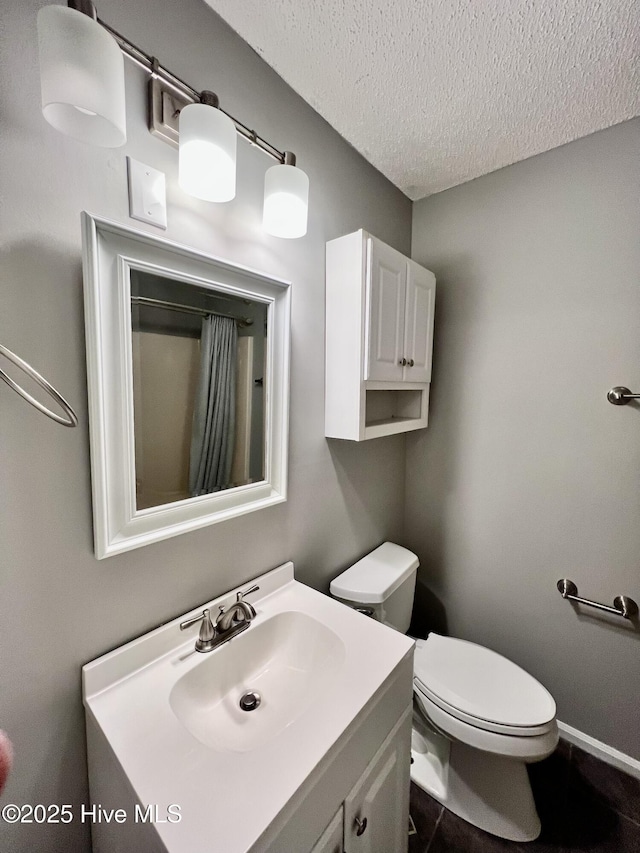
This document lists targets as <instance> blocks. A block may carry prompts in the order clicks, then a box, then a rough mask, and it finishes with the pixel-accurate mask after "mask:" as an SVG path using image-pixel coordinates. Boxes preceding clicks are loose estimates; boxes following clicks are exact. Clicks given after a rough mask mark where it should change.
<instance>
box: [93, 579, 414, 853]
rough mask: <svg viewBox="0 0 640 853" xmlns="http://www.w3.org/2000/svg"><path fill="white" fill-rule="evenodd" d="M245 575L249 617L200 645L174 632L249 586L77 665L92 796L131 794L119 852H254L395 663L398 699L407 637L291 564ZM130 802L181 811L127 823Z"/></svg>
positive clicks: (117, 803) (408, 666) (100, 799)
mask: <svg viewBox="0 0 640 853" xmlns="http://www.w3.org/2000/svg"><path fill="white" fill-rule="evenodd" d="M254 583H257V584H258V586H259V591H258V592H257V593H254V594H252V596H251V598H250V600H251V602H252V604H253V605H254V607H255V609H256V611H257V615H256V617H255V619H254V620H253V621H252V623H251V625H250V626H249V627H248V628H247V629H246V630H245V631H244V632H243V633H241V634H238V635H237V636H236V637H234V638H233V639H231V640H229V641H228V642H227V643H225V644H223V645H221V646H218V647H217V648H216V649H214V650H213V651H211V652H207V653H204V654H200V653H198V652H196V651H195V640H196V638H197V636H198V629H199V626H198V625H197V624H196V625H194V626H193V627H191V628H189V629H187V631H185V632H182V631H180V627H179V625H180V622H181V621H182V620H183V619H186V618H188V617H189V616H195V615H198V614H199V613H202V610H203V608H205V607H208V608H209V609H210V610H211V612H212V613H216V612H217V611H218V608H219V607H220V606H223V607H224V608H225V609H226V608H228V607H229V605H230V604H233V603H234V602H235V600H236V593H237V592H238V591H241V590H242V589H246V587H247V586H249V583H247V584H244V585H243V586H242V587H239V588H238V589H237V590H230V591H229V592H228V593H226V594H225V595H223V596H220V597H219V598H216V599H214V600H213V601H210V602H206V603H203V604H202V605H201V606H200V607H199V608H197V609H196V610H194V611H192V612H191V613H186V614H184V615H183V616H181V617H180V618H177V619H175V620H173V621H172V622H168V623H167V624H165V625H162V626H161V627H159V628H156V630H154V631H151V632H150V633H149V634H145V635H144V636H142V637H139V638H138V639H137V640H133V641H132V642H131V643H127V645H125V646H122V648H119V649H116V650H115V651H113V652H110V653H109V654H106V655H104V656H103V657H101V658H98V659H97V660H95V661H92V662H91V663H88V664H86V666H84V667H83V697H84V704H85V708H86V717H87V743H88V757H89V775H90V780H91V795H92V798H93V801H94V802H96V803H98V804H100V805H101V806H102V807H103V808H107V807H108V808H121V807H125V806H126V805H127V797H133V798H134V800H132V801H131V802H130V803H128V815H129V819H128V822H127V823H126V824H124V825H123V826H118V827H117V831H118V832H119V833H121V834H122V833H124V832H129V831H130V832H131V833H132V834H131V837H130V839H129V841H128V846H127V845H125V846H123V847H122V848H121V849H127V850H145V851H146V853H156V851H162V853H166V851H169V853H205V851H206V853H211V851H213V850H215V851H216V853H218V851H220V853H246V851H251V853H254V851H259V850H262V849H264V848H263V846H262V844H263V842H262V838H263V837H264V834H265V833H267V832H273V831H275V830H274V826H276V825H278V826H279V825H280V824H278V823H277V821H281V822H283V826H284V825H286V821H287V814H288V813H287V808H293V807H292V806H291V805H290V804H291V803H294V802H297V799H296V798H297V797H299V791H300V790H301V786H303V785H305V784H306V783H308V780H309V779H310V778H313V779H318V778H321V777H322V773H323V772H324V771H323V768H326V766H327V765H326V757H327V755H328V754H329V753H330V752H331V751H332V750H336V749H338V748H342V746H341V745H343V744H345V739H348V737H350V735H349V734H348V733H349V732H351V731H352V730H353V727H356V726H357V725H359V723H357V722H356V721H357V720H361V719H362V718H363V715H366V713H367V710H368V708H369V706H370V703H372V702H373V701H374V700H376V698H377V697H379V696H380V691H381V690H383V687H382V685H383V684H385V683H387V679H389V678H390V677H391V675H390V674H391V673H392V672H396V673H397V672H398V669H397V667H398V666H399V664H400V662H401V661H402V667H403V668H402V672H403V679H404V680H403V682H402V683H403V685H404V686H403V688H402V689H403V690H406V696H404V698H403V700H402V701H404V700H405V699H406V701H407V703H408V702H409V701H410V699H411V674H412V658H413V641H412V640H410V639H409V638H408V637H405V636H403V635H402V634H399V633H398V632H396V631H392V630H391V629H389V628H386V627H384V626H383V625H381V624H380V623H378V622H375V621H374V620H373V619H367V618H366V617H365V616H362V615H360V614H358V613H355V612H354V611H353V610H351V609H350V608H348V607H345V606H344V605H343V604H340V603H339V602H337V601H334V600H333V599H331V598H329V597H328V596H326V595H323V594H322V593H319V592H317V591H316V590H314V589H310V588H309V587H307V586H305V585H304V584H301V583H298V582H297V581H295V580H294V577H293V564H292V563H286V564H285V565H283V566H280V567H278V568H277V569H273V570H272V571H270V572H267V573H265V574H264V575H261V576H260V577H259V578H255V579H254ZM394 677H395V676H394ZM394 684H396V682H395V681H394ZM384 689H387V688H384ZM389 689H390V688H389ZM247 690H255V691H258V692H259V693H260V694H261V695H262V702H261V704H260V705H259V707H258V708H256V709H255V710H253V711H249V712H245V711H242V710H241V709H240V707H239V704H238V703H239V699H240V697H241V695H242V694H243V693H244V692H245V691H247ZM394 695H395V693H394ZM379 734H380V735H384V734H385V732H380V733H379ZM314 774H315V775H314ZM313 784H315V782H314V783H313ZM134 801H135V803H139V804H142V806H143V807H145V808H146V807H147V806H148V805H149V804H152V805H153V807H154V809H155V810H156V811H155V812H154V814H155V813H157V814H158V815H159V816H162V815H166V814H167V812H168V810H169V809H170V808H173V807H174V806H175V805H176V804H178V805H179V806H180V807H181V819H180V820H179V821H177V822H172V821H171V820H162V819H158V820H157V821H156V822H154V825H153V826H146V827H145V826H143V825H142V824H136V821H135V814H134V811H133V809H134V805H133V802H134ZM172 804H173V805H172ZM103 829H104V832H107V831H109V830H108V828H106V827H105V828H103ZM320 829H321V828H320ZM95 831H96V832H102V829H100V828H98V829H96V830H95ZM114 831H115V830H114ZM140 832H144V833H146V834H144V837H143V836H140V835H138V834H136V833H140ZM148 833H151V835H149V834H148ZM118 837H119V838H120V837H121V836H120V835H119V836H118ZM212 839H213V841H212ZM95 843H96V842H95V841H94V844H95ZM101 843H102V842H101ZM119 843H120V842H119ZM100 849H105V850H109V849H115V848H114V845H113V843H111V842H109V843H107V841H104V843H103V844H102V846H100Z"/></svg>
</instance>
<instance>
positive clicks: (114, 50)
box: [38, 0, 309, 237]
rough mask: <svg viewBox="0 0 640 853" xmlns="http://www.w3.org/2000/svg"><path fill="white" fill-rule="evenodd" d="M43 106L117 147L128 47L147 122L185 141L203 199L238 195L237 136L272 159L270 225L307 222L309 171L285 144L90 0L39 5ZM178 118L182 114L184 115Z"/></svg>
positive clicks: (188, 170) (298, 233)
mask: <svg viewBox="0 0 640 853" xmlns="http://www.w3.org/2000/svg"><path fill="white" fill-rule="evenodd" d="M38 41H39V50H40V72H41V85H42V112H43V114H44V117H45V118H46V120H47V121H48V122H49V123H50V124H51V125H52V126H53V127H55V128H56V130H59V131H61V132H62V133H66V134H67V135H68V136H72V137H74V138H75V139H79V140H81V141H83V142H89V143H93V144H94V145H100V146H102V147H106V148H115V147H117V146H120V145H124V143H125V142H126V129H125V99H124V62H123V54H124V55H125V56H128V57H129V59H131V60H132V61H133V62H135V63H136V64H137V65H139V66H140V67H141V68H143V69H144V70H145V71H147V72H149V73H150V75H151V81H150V85H149V129H150V131H151V132H152V133H154V134H155V135H157V136H160V137H161V138H162V139H164V140H165V141H166V142H169V144H172V145H175V146H176V147H179V149H180V151H179V183H180V186H181V187H182V189H183V190H184V191H185V192H187V193H189V194H190V195H193V196H195V197H196V198H201V199H205V200H207V201H220V202H221V201H230V200H231V199H232V198H233V197H234V196H235V183H236V163H235V160H236V145H237V137H238V135H239V136H241V137H243V138H244V139H246V140H247V141H248V142H249V143H250V144H251V145H253V146H255V147H256V148H260V149H261V150H262V151H264V152H265V154H268V155H269V157H271V158H273V159H274V160H275V161H276V163H277V165H276V166H274V167H272V168H270V169H268V170H267V173H266V176H265V199H264V216H263V224H264V227H265V230H266V231H267V232H268V233H269V234H272V235H274V236H277V237H302V236H303V235H304V234H306V231H307V212H308V195H309V179H308V177H307V175H306V174H305V173H304V172H303V171H302V170H301V169H298V168H297V166H296V165H295V156H294V155H293V154H292V153H291V152H289V151H280V150H279V149H278V148H276V147H275V146H273V145H271V143H270V142H267V140H266V139H263V138H262V137H261V136H259V135H258V134H257V133H256V132H255V131H254V130H251V129H250V128H249V127H247V126H246V125H244V124H242V122H240V121H238V120H237V119H235V118H234V117H233V116H232V115H229V113H227V112H225V110H223V109H222V108H221V107H220V106H219V103H218V98H217V96H216V95H215V94H214V93H213V92H209V91H204V92H198V91H197V90H196V89H194V88H192V87H191V86H189V84H188V83H185V82H184V80H181V79H180V78H179V77H178V76H176V75H175V74H173V72H171V71H169V70H168V69H167V68H165V67H164V66H162V65H160V63H159V61H158V60H157V59H156V58H155V57H153V56H150V55H149V54H147V53H145V52H144V51H143V50H142V49H141V48H139V47H137V46H136V45H135V44H133V43H132V42H130V41H129V40H128V39H126V38H125V37H124V36H122V35H121V34H120V33H118V32H117V31H116V30H114V29H113V28H112V27H110V26H109V25H108V24H107V23H105V22H104V21H103V20H101V19H100V18H99V17H98V14H97V11H96V8H95V6H94V5H93V3H92V1H91V0H68V8H67V7H64V6H45V7H44V8H43V9H41V10H40V11H39V13H38ZM178 117H179V120H178Z"/></svg>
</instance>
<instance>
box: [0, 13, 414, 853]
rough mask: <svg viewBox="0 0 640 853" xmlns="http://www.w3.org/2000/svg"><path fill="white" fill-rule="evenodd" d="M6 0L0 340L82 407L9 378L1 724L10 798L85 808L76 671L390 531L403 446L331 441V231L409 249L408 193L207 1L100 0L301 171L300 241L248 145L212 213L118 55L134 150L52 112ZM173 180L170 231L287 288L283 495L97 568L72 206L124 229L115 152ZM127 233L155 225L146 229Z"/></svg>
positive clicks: (25, 832) (138, 77)
mask: <svg viewBox="0 0 640 853" xmlns="http://www.w3.org/2000/svg"><path fill="white" fill-rule="evenodd" d="M40 5H44V0H43V2H42V3H39V2H33V0H27V2H23V0H8V2H5V3H3V9H2V16H3V24H4V27H5V36H6V39H5V43H4V49H3V52H2V60H1V61H2V68H1V70H0V81H1V84H0V85H1V86H2V90H1V99H2V102H1V104H0V110H1V115H2V139H1V142H0V145H1V149H0V163H2V167H1V170H2V176H1V186H0V198H2V202H3V207H2V228H1V236H2V251H1V258H2V311H1V312H0V342H1V343H3V344H4V345H5V346H8V347H9V348H10V349H13V350H14V351H15V352H17V353H18V354H19V355H21V356H22V357H24V358H26V359H27V360H28V361H30V362H31V363H32V364H33V365H34V366H35V367H36V368H38V369H40V370H41V371H42V372H43V373H44V374H45V375H46V376H47V378H48V379H49V380H50V381H51V382H52V383H53V384H54V385H55V386H56V387H58V388H59V389H60V391H61V392H62V393H63V394H64V395H65V396H66V397H67V398H68V399H69V401H70V402H71V403H72V405H73V406H74V407H75V409H76V410H77V412H78V414H79V417H80V427H79V429H75V430H69V429H65V428H63V427H61V426H58V425H56V424H54V423H53V422H52V421H49V420H47V419H46V418H45V417H43V416H42V415H40V414H38V413H37V412H35V411H34V410H33V409H32V408H30V407H29V406H28V405H27V404H26V403H25V402H24V401H22V400H21V399H20V398H19V397H18V396H17V395H16V394H14V393H13V392H12V391H10V389H9V388H7V387H5V386H4V385H3V386H2V388H0V397H1V401H0V405H1V419H0V420H1V429H2V436H1V439H0V446H1V450H0V453H1V459H0V466H1V472H2V474H1V476H2V498H1V500H2V509H1V515H0V525H1V531H0V536H1V552H2V558H1V559H2V591H1V594H0V656H1V659H0V682H1V688H0V728H5V729H6V730H7V731H8V732H9V734H10V736H11V737H12V739H13V741H14V744H15V747H16V766H15V769H14V772H13V775H12V777H11V779H10V781H9V784H8V786H7V788H6V790H5V792H4V793H3V795H2V800H3V802H16V803H22V802H30V803H44V804H47V803H50V802H58V803H71V804H74V805H75V806H76V807H77V806H78V804H79V803H80V802H81V801H84V800H86V797H87V787H86V770H85V755H84V723H83V713H82V706H81V701H80V667H81V665H82V664H83V663H85V662H86V661H88V660H91V659H92V658H94V657H96V656H98V655H100V654H102V653H103V652H105V651H107V650H108V649H111V648H113V647H114V646H118V645H120V644H121V643H123V642H125V641H126V640H128V639H130V638H132V637H134V636H136V635H139V634H141V633H143V632H145V631H146V630H148V629H150V628H152V627H154V626H156V625H157V624H159V623H160V622H162V621H165V620H168V619H171V618H172V617H175V616H177V615H179V614H181V613H183V612H185V611H186V610H188V609H189V608H191V607H195V606H196V605H197V604H199V603H200V602H202V601H205V600H207V599H209V598H211V597H212V596H215V595H217V594H219V593H222V592H224V591H225V590H226V589H229V588H230V587H232V586H234V585H236V584H239V583H242V582H243V581H245V580H247V579H249V578H251V577H254V576H255V575H257V574H259V573H260V572H262V571H264V570H267V569H269V568H272V567H273V566H276V565H278V564H280V563H282V562H283V561H285V560H288V559H292V560H294V562H295V564H296V570H297V574H298V577H299V578H300V579H301V580H303V581H305V582H307V583H309V584H311V585H313V586H317V587H319V588H326V587H327V584H328V580H329V578H330V577H332V576H333V575H334V574H336V573H337V572H338V571H339V570H341V569H342V568H344V567H346V566H347V565H348V564H349V563H350V561H352V560H353V559H355V558H357V557H359V556H361V555H362V554H363V553H364V552H366V551H367V550H368V549H370V548H372V547H374V546H375V545H377V544H378V543H379V542H381V541H382V540H383V539H385V538H387V537H389V538H398V537H399V536H400V533H401V530H402V508H403V500H404V497H403V496H404V465H403V461H404V440H403V438H402V437H397V438H391V439H384V440H382V441H376V442H371V443H366V444H363V445H361V446H359V445H354V444H347V443H340V442H329V443H328V442H326V441H325V439H324V435H323V414H324V401H323V393H324V384H323V383H324V362H323V359H324V356H323V339H324V247H325V241H326V240H328V239H331V238H333V237H336V236H338V235H340V234H344V233H347V232H349V231H353V230H355V229H357V228H360V227H364V228H366V229H369V230H370V231H372V232H373V233H374V234H377V235H379V236H380V237H381V238H382V239H383V240H386V241H387V242H389V243H391V244H393V245H395V246H396V247H397V248H398V249H400V250H401V251H404V252H406V253H408V251H409V242H410V233H411V230H410V229H411V203H410V202H409V201H408V200H407V199H406V198H405V197H404V196H403V195H402V194H401V193H400V192H399V191H397V190H395V189H394V188H393V187H391V185H390V184H389V183H388V182H387V181H386V180H385V179H383V178H382V177H381V176H380V175H379V173H377V172H376V171H375V170H374V169H373V168H371V167H370V166H369V165H367V164H366V163H365V162H364V160H363V159H362V158H361V157H360V156H359V155H357V154H356V153H355V152H354V151H353V149H352V148H350V147H349V146H348V145H347V144H346V143H345V142H344V141H343V140H342V139H341V138H340V137H339V136H338V135H337V134H336V133H334V132H333V131H332V130H331V129H330V128H329V126H328V125H327V124H326V123H325V122H324V121H322V120H321V119H320V118H319V117H318V116H317V115H316V114H315V113H314V112H313V110H312V109H311V108H310V107H309V106H307V105H306V104H305V103H304V102H303V101H302V100H301V99H300V98H298V97H297V96H296V95H295V94H294V93H293V92H292V91H291V90H290V89H289V88H288V87H287V86H286V85H284V83H283V82H282V81H281V80H280V79H279V78H278V77H277V76H276V75H275V74H274V73H273V72H272V71H270V70H269V69H268V68H267V67H266V66H265V65H264V64H263V62H262V61H261V59H260V58H259V57H258V56H257V54H255V53H254V52H253V51H252V50H251V49H250V48H249V47H247V45H246V44H244V43H243V42H242V41H240V39H239V38H238V37H237V36H236V35H235V34H234V33H233V32H231V31H230V30H229V28H228V27H227V26H226V25H224V24H223V23H222V22H221V21H220V20H219V19H218V18H217V17H216V16H215V15H214V13H213V12H211V10H210V9H208V8H207V7H206V6H205V5H204V4H203V3H201V2H199V0H179V2H178V1H177V0H145V2H144V3H131V2H127V0H99V4H98V5H99V12H100V15H101V17H103V18H104V19H105V20H106V21H108V22H109V23H110V24H112V25H113V26H114V27H115V28H116V29H118V30H120V31H123V32H124V33H125V34H126V35H127V36H128V37H129V38H131V39H132V40H134V41H135V42H137V43H138V44H140V45H141V46H142V47H144V48H145V49H146V50H147V51H148V52H150V53H154V54H156V55H157V56H158V57H160V59H161V61H162V62H163V63H164V64H165V65H167V66H169V67H170V68H171V69H172V70H174V71H175V72H176V73H177V74H179V75H181V76H182V77H184V78H185V79H186V80H188V81H189V82H190V83H191V84H192V85H194V86H196V87H198V88H205V87H206V88H212V89H214V90H215V91H217V93H218V94H219V96H220V99H221V102H222V104H223V105H224V106H225V108H227V109H228V110H229V111H230V112H232V113H233V114H234V115H236V116H237V117H238V118H240V119H241V120H244V121H246V122H247V123H248V124H250V125H251V126H252V127H255V128H256V129H257V130H258V132H260V133H261V134H262V135H264V136H265V137H266V138H267V139H269V140H270V141H272V142H273V143H274V144H276V145H278V146H279V147H280V148H288V149H291V150H293V151H295V152H296V153H297V155H298V162H299V165H300V166H301V167H302V168H303V169H305V171H307V173H308V175H309V178H310V181H311V198H310V222H309V233H308V235H307V237H305V238H303V239H301V240H295V241H285V240H278V239H276V238H271V237H268V236H267V235H265V234H264V233H263V232H262V230H261V227H260V219H261V210H262V193H263V190H262V187H263V179H264V172H265V170H266V169H267V168H268V167H269V166H270V165H272V163H273V161H271V160H270V159H268V158H267V157H266V156H265V155H264V154H262V153H261V152H259V151H257V150H252V149H251V148H250V147H249V146H248V145H246V144H245V143H243V142H240V143H239V185H238V195H237V198H236V199H235V200H234V201H233V202H231V203H229V204H227V205H222V206H215V205H211V204H207V203H205V202H200V201H197V200H195V199H192V198H190V197H188V196H186V195H184V194H183V193H181V192H180V190H179V189H178V187H177V152H176V151H175V150H174V149H172V148H170V147H168V146H167V145H165V144H164V143H162V142H161V141H159V140H157V139H155V138H154V137H152V136H150V135H149V133H148V132H147V130H146V124H145V114H146V105H145V97H144V93H145V83H146V78H145V76H144V74H143V73H142V72H141V71H139V70H138V69H136V68H135V66H133V65H131V64H130V63H127V81H126V82H127V101H128V128H129V141H128V143H127V145H126V146H125V147H124V148H122V149H117V150H114V151H108V150H103V149H97V148H90V147H87V146H84V145H82V144H80V143H78V142H75V141H74V140H71V139H69V138H67V137H64V136H62V135H60V134H58V133H57V132H56V131H54V130H53V129H52V128H51V127H49V125H48V124H46V122H45V121H44V119H43V117H42V114H41V111H40V106H39V101H40V94H39V77H38V64H37V54H36V12H37V10H38V8H39V6H40ZM127 154H130V155H132V156H133V157H135V158H137V159H139V160H142V161H143V162H145V163H148V164H150V165H152V166H154V167H156V168H159V169H162V170H163V171H165V172H166V174H167V179H168V201H169V230H168V232H167V236H168V237H169V238H170V239H173V240H176V241H179V242H183V243H186V244H188V245H191V246H194V247H196V248H198V249H201V250H205V251H208V252H211V253H212V254H215V255H220V256H222V257H225V258H229V259H231V260H233V261H236V262H239V263H242V264H247V265H249V266H253V267H257V268H259V269H264V270H265V271H267V272H269V273H272V274H274V275H276V276H281V277H284V278H287V279H290V280H291V281H292V282H293V318H292V378H291V442H290V454H289V462H290V476H289V501H288V502H287V503H286V504H283V505H281V506H278V507H274V508H272V509H268V510H264V511H262V512H257V513H254V514H251V515H246V516H243V517H242V518H240V519H238V520H233V521H229V522H226V523H223V524H218V525H214V526H213V527H209V528H207V529H203V530H201V531H199V532H196V533H193V534H189V535H185V536H182V537H178V538H175V539H172V540H169V541H166V542H162V543H159V544H157V545H152V546H149V547H146V548H141V549H139V550H137V551H134V552H131V553H128V554H125V555H123V556H120V557H112V558H109V559H107V560H104V561H101V562H98V561H96V560H95V558H94V556H93V552H92V530H91V493H90V480H89V444H88V429H87V405H86V377H85V351H84V333H83V305H82V285H81V261H80V251H81V244H80V211H81V210H83V209H87V210H89V211H91V212H92V213H95V214H98V215H101V216H105V217H108V218H112V219H116V220H118V221H120V222H124V223H128V224H131V225H136V223H134V222H132V221H130V220H128V205H127V184H126V172H125V155H127ZM136 227H140V228H141V229H145V230H149V231H152V232H153V233H160V232H157V231H154V229H153V228H152V227H151V226H145V225H143V224H138V225H136ZM0 848H1V849H2V850H3V851H4V850H6V851H11V853H21V852H22V851H25V853H26V851H34V850H39V851H60V850H65V851H69V853H70V851H78V850H81V851H87V850H89V829H88V827H87V826H82V825H80V823H79V822H78V821H75V822H74V823H73V824H70V825H68V826H49V827H46V826H45V827H38V826H31V827H27V826H24V827H22V828H15V827H8V826H7V825H6V824H2V823H0Z"/></svg>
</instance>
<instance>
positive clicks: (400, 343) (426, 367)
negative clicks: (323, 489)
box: [325, 230, 436, 441]
mask: <svg viewBox="0 0 640 853" xmlns="http://www.w3.org/2000/svg"><path fill="white" fill-rule="evenodd" d="M435 289H436V288H435V276H434V275H433V273H432V272H430V271H429V270H426V269H425V268H424V267H421V266H420V265H419V264H416V263H415V261H412V260H411V259H410V258H407V257H405V256H404V255H403V254H401V253H400V252H398V251H396V249H393V248H392V247H391V246H387V245H386V244H385V243H383V242H382V241H381V240H378V239H377V238H375V237H373V236H371V235H370V234H368V233H367V232H366V231H362V230H360V231H356V232H354V233H353V234H347V235H346V236H345V237H339V238H338V239H336V240H331V241H330V242H329V243H327V284H326V362H325V366H326V384H325V434H326V436H327V437H329V438H344V439H351V440H353V441H363V440H365V439H368V438H377V437H378V436H382V435H392V434H394V433H398V432H406V431H407V430H412V429H422V428H424V427H426V426H427V418H428V407H429V383H430V382H431V359H432V350H433V320H434V306H435Z"/></svg>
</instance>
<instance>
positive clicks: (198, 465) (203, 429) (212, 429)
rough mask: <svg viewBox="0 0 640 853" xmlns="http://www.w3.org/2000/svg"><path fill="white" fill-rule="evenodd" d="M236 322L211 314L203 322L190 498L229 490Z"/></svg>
mask: <svg viewBox="0 0 640 853" xmlns="http://www.w3.org/2000/svg"><path fill="white" fill-rule="evenodd" d="M237 342H238V330H237V327H236V321H235V320H234V319H232V318H229V317H219V316H217V315H215V314H211V315H209V316H207V317H205V318H204V319H203V321H202V337H201V340H200V377H199V380H198V390H197V394H196V402H195V407H194V413H193V432H192V435H191V453H190V460H189V494H190V495H191V496H192V497H196V496H197V495H208V494H210V493H211V492H217V491H219V490H220V489H226V488H228V487H229V485H230V483H229V479H230V475H231V461H232V458H233V443H234V432H235V408H236V400H235V397H236V393H235V389H236V350H237Z"/></svg>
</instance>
